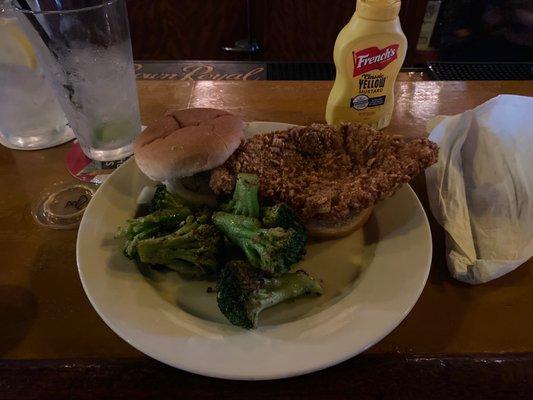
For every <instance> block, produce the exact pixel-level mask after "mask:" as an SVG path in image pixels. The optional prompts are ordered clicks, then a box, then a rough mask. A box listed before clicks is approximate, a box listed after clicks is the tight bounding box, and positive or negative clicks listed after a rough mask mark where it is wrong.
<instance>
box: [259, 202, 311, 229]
mask: <svg viewBox="0 0 533 400" xmlns="http://www.w3.org/2000/svg"><path fill="white" fill-rule="evenodd" d="M262 214H263V218H262V220H261V222H262V223H263V226H264V227H265V228H277V227H280V228H283V229H289V228H292V229H294V230H295V231H298V232H302V233H303V234H304V235H305V228H304V226H303V225H302V223H301V221H300V218H299V217H298V215H296V213H295V212H294V211H293V210H292V208H290V207H289V206H288V205H287V204H285V203H278V204H276V205H273V206H271V207H264V208H263V211H262Z"/></svg>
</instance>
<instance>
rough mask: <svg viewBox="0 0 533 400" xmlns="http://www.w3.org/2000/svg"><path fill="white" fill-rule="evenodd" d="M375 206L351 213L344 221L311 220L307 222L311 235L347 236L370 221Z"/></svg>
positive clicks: (322, 237) (322, 236)
mask: <svg viewBox="0 0 533 400" xmlns="http://www.w3.org/2000/svg"><path fill="white" fill-rule="evenodd" d="M373 209H374V207H369V208H365V209H364V210H363V211H360V212H358V213H355V214H353V215H350V216H348V217H346V218H345V219H343V220H342V221H335V222H330V221H323V220H322V221H319V220H311V221H308V222H307V223H306V224H305V227H306V229H307V233H308V235H309V236H310V237H314V238H321V239H326V238H329V239H332V238H339V237H343V236H346V235H348V234H350V233H352V232H355V231H356V230H358V229H360V228H362V227H363V225H364V224H365V223H366V221H368V219H369V218H370V215H372V210H373Z"/></svg>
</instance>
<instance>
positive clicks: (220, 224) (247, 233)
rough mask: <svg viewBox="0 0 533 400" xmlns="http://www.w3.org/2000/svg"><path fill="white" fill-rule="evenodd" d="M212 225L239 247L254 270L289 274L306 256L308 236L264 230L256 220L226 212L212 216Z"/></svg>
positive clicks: (283, 230) (290, 230)
mask: <svg viewBox="0 0 533 400" xmlns="http://www.w3.org/2000/svg"><path fill="white" fill-rule="evenodd" d="M212 219H213V223H214V224H215V226H216V227H217V228H218V229H219V230H220V231H222V232H223V233H224V234H225V235H226V236H227V238H228V239H229V240H230V241H231V242H233V243H234V244H236V245H237V246H239V247H240V248H241V249H242V250H243V251H244V253H245V255H246V258H247V259H248V260H249V261H250V263H251V264H252V266H254V267H256V268H261V269H262V270H264V271H266V272H268V273H270V274H272V275H280V274H283V273H284V272H287V271H288V270H289V269H290V267H291V266H292V265H293V264H295V263H296V262H298V261H299V260H300V259H301V258H302V256H303V254H304V253H305V241H306V237H305V234H304V235H302V234H301V233H300V232H297V231H296V230H294V229H292V228H289V229H284V228H281V227H277V228H267V229H265V228H262V227H261V223H260V222H259V220H258V219H256V218H250V217H245V216H243V215H234V214H229V213H226V212H216V213H214V214H213V217H212Z"/></svg>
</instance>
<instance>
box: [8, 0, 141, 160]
mask: <svg viewBox="0 0 533 400" xmlns="http://www.w3.org/2000/svg"><path fill="white" fill-rule="evenodd" d="M12 3H13V6H14V8H15V11H16V14H17V17H18V19H19V21H20V23H21V26H22V27H23V29H24V31H25V33H26V35H27V36H28V38H29V39H30V41H31V43H32V45H33V47H34V48H35V49H36V52H37V57H38V58H39V61H40V64H41V66H42V68H43V70H44V73H45V75H46V77H47V79H48V81H49V82H50V83H51V85H52V88H53V90H54V92H55V94H56V97H57V99H58V101H59V103H60V104H61V107H62V108H63V111H64V112H65V115H66V117H67V120H68V121H69V124H70V126H71V127H72V129H73V130H74V133H75V135H76V137H77V139H78V141H79V143H80V147H81V148H82V150H83V152H84V153H85V155H86V156H87V157H89V158H90V159H93V160H98V161H113V160H120V159H123V158H125V157H127V156H129V155H131V154H132V152H133V150H132V146H133V140H134V139H135V137H136V136H137V135H138V134H139V133H140V131H141V122H140V117H139V103H138V98H137V87H136V85H135V74H134V68H133V58H132V51H131V40H130V34H129V26H128V19H127V11H126V5H125V2H124V0H105V1H104V0H77V1H76V0H53V1H52V0H13V1H12Z"/></svg>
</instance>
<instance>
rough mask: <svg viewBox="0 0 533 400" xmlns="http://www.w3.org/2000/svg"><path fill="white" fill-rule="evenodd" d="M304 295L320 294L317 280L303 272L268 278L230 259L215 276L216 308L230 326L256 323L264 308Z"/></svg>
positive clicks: (320, 288) (253, 325) (259, 271)
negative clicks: (216, 280) (216, 278)
mask: <svg viewBox="0 0 533 400" xmlns="http://www.w3.org/2000/svg"><path fill="white" fill-rule="evenodd" d="M304 294H316V295H320V294H322V287H321V285H320V283H319V282H317V281H316V280H315V279H313V278H312V277H311V276H309V275H308V274H307V273H306V272H304V271H297V272H294V273H288V274H285V275H282V276H281V277H278V278H269V277H268V276H266V274H265V273H264V271H262V270H259V269H255V268H252V267H251V266H250V265H248V264H247V263H246V262H244V261H233V262H231V263H229V264H228V265H227V266H226V267H224V268H223V269H222V271H221V273H220V275H219V279H218V294H217V301H218V308H219V309H220V311H222V314H224V316H225V317H226V318H227V319H228V320H229V321H230V322H231V323H232V324H233V325H237V326H240V327H242V328H246V329H252V328H255V327H256V326H257V320H258V317H259V313H260V312H261V311H262V310H264V309H265V308H268V307H272V306H274V305H276V304H278V303H281V302H283V301H285V300H288V299H292V298H295V297H298V296H301V295H304Z"/></svg>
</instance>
